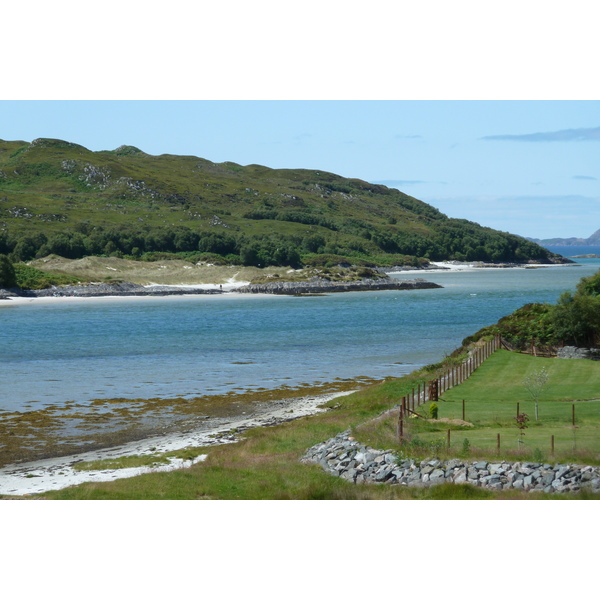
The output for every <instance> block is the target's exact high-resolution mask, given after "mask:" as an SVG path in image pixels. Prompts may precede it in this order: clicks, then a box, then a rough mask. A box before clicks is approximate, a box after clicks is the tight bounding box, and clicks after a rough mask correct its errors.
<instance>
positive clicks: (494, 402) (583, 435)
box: [388, 350, 600, 464]
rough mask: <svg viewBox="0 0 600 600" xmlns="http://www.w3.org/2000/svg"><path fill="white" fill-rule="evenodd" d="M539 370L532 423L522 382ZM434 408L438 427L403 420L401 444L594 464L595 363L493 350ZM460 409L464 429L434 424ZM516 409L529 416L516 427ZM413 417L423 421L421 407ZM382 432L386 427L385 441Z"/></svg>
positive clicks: (597, 435)
mask: <svg viewBox="0 0 600 600" xmlns="http://www.w3.org/2000/svg"><path fill="white" fill-rule="evenodd" d="M541 369H545V370H547V372H548V375H549V378H548V382H547V384H546V385H545V386H543V387H542V389H541V392H540V394H539V402H538V417H539V418H538V420H537V421H536V419H535V403H534V400H533V399H532V397H531V395H530V393H529V392H528V389H527V386H526V383H525V382H526V378H527V377H528V376H531V375H533V374H535V373H537V372H540V371H541ZM437 405H438V422H434V423H432V422H431V421H423V420H420V419H412V420H411V425H410V430H409V438H410V442H409V446H412V447H413V448H414V449H415V450H418V449H419V446H420V445H422V446H423V449H424V450H425V449H428V448H439V449H440V451H444V453H447V454H461V453H462V454H465V453H466V451H467V449H468V452H469V453H470V454H472V455H481V456H484V455H487V456H490V454H493V455H495V456H498V455H500V456H503V457H506V458H514V457H516V458H523V459H529V460H532V459H534V458H538V459H539V458H540V457H541V458H543V459H544V460H546V461H551V462H552V461H554V462H587V463H590V464H600V362H595V361H590V360H559V359H554V358H539V357H533V356H528V355H523V354H515V353H511V352H508V351H506V350H499V351H498V352H496V353H495V354H494V355H492V356H491V357H490V358H489V359H488V360H487V361H486V362H485V363H484V364H483V365H482V366H481V367H480V368H479V369H478V370H477V371H475V373H473V375H472V376H471V377H470V378H469V379H468V380H466V381H465V382H464V383H463V384H461V385H460V386H457V387H455V388H453V389H451V390H449V391H447V392H445V393H444V394H443V395H442V396H441V398H440V401H439V402H438V403H437ZM463 406H464V419H465V421H467V422H468V423H470V424H471V425H472V426H460V425H458V424H453V423H445V422H443V421H442V422H440V421H439V420H443V419H450V420H462V419H463ZM517 411H518V413H525V414H526V415H527V416H528V418H529V420H528V421H527V427H526V428H524V429H522V430H520V429H519V428H518V426H517V421H516V416H517V414H518V413H517ZM420 412H421V413H422V414H423V415H424V416H429V403H427V404H425V405H424V406H422V407H421V408H420ZM573 415H574V417H575V426H573ZM389 430H390V428H389V426H388V438H389V435H390V433H389ZM448 430H450V448H449V449H448V448H447V444H448ZM521 433H523V435H521ZM498 435H499V436H500V452H499V454H498ZM552 436H554V454H552ZM519 439H520V440H521V443H520V442H519V441H518V440H519ZM465 440H467V442H465Z"/></svg>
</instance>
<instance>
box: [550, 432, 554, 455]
mask: <svg viewBox="0 0 600 600" xmlns="http://www.w3.org/2000/svg"><path fill="white" fill-rule="evenodd" d="M550 454H551V455H552V456H554V436H553V435H552V436H550Z"/></svg>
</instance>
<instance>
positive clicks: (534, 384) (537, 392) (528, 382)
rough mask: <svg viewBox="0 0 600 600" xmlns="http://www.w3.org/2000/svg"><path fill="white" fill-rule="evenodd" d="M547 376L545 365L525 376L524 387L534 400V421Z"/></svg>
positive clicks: (536, 418)
mask: <svg viewBox="0 0 600 600" xmlns="http://www.w3.org/2000/svg"><path fill="white" fill-rule="evenodd" d="M549 378H550V376H549V375H548V369H547V368H546V367H542V368H541V369H539V370H538V371H534V372H533V373H531V374H530V375H527V377H525V387H526V388H527V391H528V392H529V395H530V396H531V398H532V400H533V401H534V402H535V420H536V421H537V420H538V400H539V399H540V396H541V394H542V391H543V389H544V387H545V386H546V384H547V383H548V379H549Z"/></svg>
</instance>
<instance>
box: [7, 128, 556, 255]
mask: <svg viewBox="0 0 600 600" xmlns="http://www.w3.org/2000/svg"><path fill="white" fill-rule="evenodd" d="M149 252H154V253H156V252H171V253H172V252H190V253H194V252H195V253H198V252H200V253H211V254H212V255H214V256H217V257H218V256H221V257H223V260H226V261H229V262H235V261H237V264H239V263H241V264H246V265H257V266H266V265H269V264H279V265H301V264H307V261H311V260H312V261H313V262H314V261H321V262H322V263H326V262H332V261H334V262H335V261H338V262H340V261H341V259H346V260H347V261H348V262H352V263H354V264H367V263H374V264H406V262H409V263H412V264H415V265H418V264H420V263H421V262H423V259H427V260H434V261H435V260H463V261H464V260H467V261H476V260H480V261H492V262H530V261H531V262H538V263H551V262H557V261H558V262H561V261H562V260H564V259H561V258H560V257H558V256H557V255H553V254H552V253H551V252H549V251H548V250H547V249H545V248H542V247H541V246H539V245H538V244H535V243H532V242H530V241H527V240H525V239H524V238H522V237H519V236H516V235H512V234H509V233H504V232H500V231H496V230H494V229H490V228H488V227H481V226H480V225H478V224H477V223H473V222H471V221H466V220H464V219H452V218H449V217H447V216H446V215H444V214H442V213H441V212H439V211H438V210H437V209H436V208H434V207H433V206H430V205H429V204H426V203H425V202H422V201H420V200H418V199H416V198H413V197H411V196H408V195H407V194H404V193H402V192H401V191H399V190H396V189H392V188H388V187H386V186H385V185H377V184H373V183H368V182H366V181H362V180H359V179H348V178H345V177H340V176H339V175H335V174H333V173H327V172H325V171H318V170H307V169H270V168H268V167H264V166H261V165H248V166H242V165H238V164H236V163H233V162H224V163H213V162H210V161H208V160H205V159H202V158H198V157H195V156H175V155H168V154H164V155H161V156H152V155H149V154H146V153H145V152H143V151H142V150H140V149H139V148H135V147H134V146H120V147H119V148H117V149H116V150H106V151H100V152H92V151H90V150H88V149H87V148H84V147H83V146H80V145H78V144H73V143H70V142H66V141H63V140H56V139H48V138H39V139H36V140H34V141H33V142H31V143H27V142H23V141H12V142H10V141H2V140H0V254H9V255H10V256H11V258H12V259H13V260H14V261H23V260H30V259H31V258H34V257H42V256H46V255H49V254H57V255H60V256H64V257H66V258H81V257H82V256H88V255H111V256H134V257H143V256H144V255H145V254H146V253H149ZM324 257H331V258H329V259H327V258H324Z"/></svg>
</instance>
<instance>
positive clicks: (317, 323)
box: [0, 248, 600, 411]
mask: <svg viewBox="0 0 600 600" xmlns="http://www.w3.org/2000/svg"><path fill="white" fill-rule="evenodd" d="M577 253H578V252H577ZM598 253H599V254H600V248H598ZM577 262H578V265H579V266H576V267H572V266H570V267H551V268H544V269H493V270H480V269H472V270H470V271H467V272H437V273H433V272H431V273H424V274H418V275H419V276H422V277H424V278H426V279H428V280H430V281H434V282H436V283H439V284H441V285H443V286H444V288H443V289H434V290H416V291H402V292H394V291H386V292H362V293H361V292H357V293H345V294H331V295H329V296H319V297H304V298H296V297H253V296H250V297H246V296H241V297H236V296H234V295H227V296H222V297H221V296H205V297H202V296H190V297H172V298H138V299H135V300H130V299H98V300H93V301H78V302H72V303H59V302H57V303H56V304H36V303H35V302H32V303H30V304H27V305H22V306H10V304H9V301H5V303H3V304H2V305H0V366H1V368H2V376H1V377H0V409H4V410H21V411H23V410H33V409H38V408H43V407H45V406H49V405H55V406H56V405H59V406H60V405H61V404H62V403H64V402H68V401H75V402H79V403H82V402H83V403H85V402H86V401H89V400H91V399H94V398H117V397H120V398H131V399H133V398H153V397H176V396H180V397H194V396H198V395H204V394H211V393H215V394H216V393H224V392H229V391H244V390H248V389H250V390H251V389H257V388H277V387H280V386H283V385H290V386H295V385H299V384H302V383H309V384H314V383H321V382H322V383H325V382H332V381H334V380H336V379H353V378H356V377H359V376H366V377H373V378H383V377H386V376H400V375H403V374H406V373H408V372H410V371H412V370H414V369H415V368H417V367H419V366H422V365H425V364H430V363H433V362H437V361H439V360H440V359H441V358H443V357H444V356H445V355H446V354H448V353H450V352H452V350H454V349H455V348H457V347H458V346H459V345H460V344H461V341H462V340H463V338H465V337H466V336H468V335H470V334H472V333H474V332H476V331H477V330H478V329H480V328H481V327H483V326H486V325H490V324H492V323H495V322H496V321H497V320H498V319H499V318H500V317H502V316H504V315H506V314H508V313H510V312H512V311H513V310H515V309H516V308H519V307H520V306H522V305H523V304H526V303H528V302H555V301H556V299H557V298H558V296H559V295H560V293H561V292H562V291H564V290H567V289H574V287H575V285H576V284H577V282H578V281H579V279H580V278H581V277H583V276H587V275H590V274H592V273H595V272H596V271H597V270H598V269H599V268H600V260H598V259H595V260H593V259H582V260H578V261H577ZM414 276H415V275H412V274H407V275H396V277H399V278H404V279H410V278H412V277H414Z"/></svg>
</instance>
